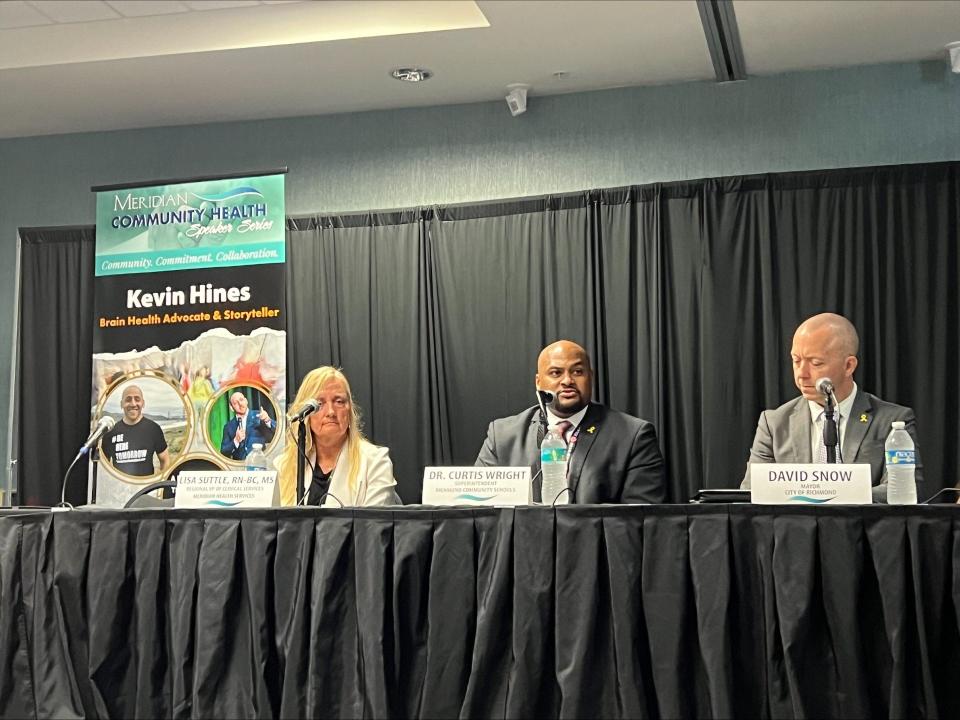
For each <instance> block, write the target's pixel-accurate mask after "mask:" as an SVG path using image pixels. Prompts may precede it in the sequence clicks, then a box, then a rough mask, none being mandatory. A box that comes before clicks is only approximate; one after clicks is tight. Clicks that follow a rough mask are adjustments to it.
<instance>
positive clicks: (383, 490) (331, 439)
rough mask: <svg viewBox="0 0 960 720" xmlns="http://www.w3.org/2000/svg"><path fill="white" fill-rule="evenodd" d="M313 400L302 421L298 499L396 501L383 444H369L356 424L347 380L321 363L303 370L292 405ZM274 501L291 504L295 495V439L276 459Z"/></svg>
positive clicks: (355, 503)
mask: <svg viewBox="0 0 960 720" xmlns="http://www.w3.org/2000/svg"><path fill="white" fill-rule="evenodd" d="M308 400H316V401H317V404H318V405H319V408H318V409H317V411H316V412H314V413H313V414H311V415H310V416H309V417H308V418H307V419H306V420H305V421H304V422H306V423H307V433H306V448H305V454H306V461H305V468H304V486H305V489H306V500H305V501H304V503H303V504H307V505H317V504H321V503H322V504H324V505H326V504H327V503H328V500H329V497H330V496H332V497H334V498H335V500H334V501H333V502H336V501H339V502H340V504H342V505H353V506H359V505H396V504H399V502H400V498H398V497H397V493H396V490H395V488H396V486H397V481H396V480H395V479H394V477H393V463H392V462H391V461H390V451H389V450H387V448H384V447H379V446H377V445H374V444H373V443H371V442H370V441H369V440H367V439H366V438H365V437H364V436H363V433H362V432H361V429H360V413H359V411H358V410H357V407H356V405H354V403H353V394H352V393H351V392H350V383H349V382H347V378H346V376H345V375H344V374H343V373H342V372H340V371H339V370H338V369H337V368H334V367H330V366H329V365H324V366H323V367H318V368H316V369H314V370H311V371H310V372H308V373H307V375H306V377H305V378H304V379H303V382H302V383H300V389H299V390H297V397H296V399H295V400H294V402H293V406H292V407H294V408H300V407H303V405H304V403H306V402H307V401H308ZM276 466H277V480H278V482H279V483H280V501H281V503H282V504H283V505H295V504H296V501H297V499H296V495H297V443H296V442H294V441H292V439H291V440H288V442H287V445H286V447H285V448H284V450H283V453H281V455H280V457H279V458H277V462H276Z"/></svg>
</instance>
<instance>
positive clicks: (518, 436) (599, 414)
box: [475, 340, 665, 504]
mask: <svg viewBox="0 0 960 720" xmlns="http://www.w3.org/2000/svg"><path fill="white" fill-rule="evenodd" d="M534 382H535V383H536V387H538V388H541V389H543V390H549V391H550V392H553V393H554V394H555V396H556V400H555V401H554V403H553V405H552V407H547V409H546V415H547V417H546V418H545V419H546V424H547V425H548V426H549V427H550V428H555V429H557V430H558V431H559V432H560V433H561V434H562V437H563V439H564V441H565V442H566V443H567V447H568V451H567V452H568V471H567V485H568V487H569V489H570V493H569V494H570V502H571V503H580V504H584V503H661V502H663V499H664V495H665V484H664V481H665V475H664V463H663V457H662V455H661V454H660V446H659V444H658V443H657V432H656V430H655V429H654V427H653V424H652V423H650V422H647V421H646V420H641V419H640V418H636V417H633V416H632V415H627V414H625V413H621V412H617V411H616V410H613V409H612V408H608V407H606V406H605V405H600V404H598V403H593V402H590V398H591V396H592V392H593V370H592V368H591V364H590V356H589V355H588V354H587V351H586V350H584V349H583V348H582V347H580V346H579V345H577V344H576V343H574V342H571V341H569V340H559V341H557V342H555V343H553V344H551V345H548V346H547V347H545V348H544V349H543V350H542V351H541V352H540V356H539V358H538V359H537V373H536V375H535V376H534ZM544 431H545V428H544V427H543V419H542V418H541V412H540V408H539V406H536V405H534V406H533V407H531V408H528V409H526V410H524V411H523V412H521V413H520V414H518V415H513V416H511V417H506V418H500V419H497V420H494V421H493V422H491V423H490V426H489V428H488V429H487V438H486V440H485V441H484V443H483V447H481V448H480V454H479V455H478V456H477V460H476V463H475V464H476V465H498V466H501V467H512V466H530V470H531V473H532V474H533V476H534V478H535V479H534V483H533V499H534V501H538V502H539V501H540V496H541V492H540V491H541V482H540V477H539V472H540V460H539V458H540V442H541V441H542V439H543V434H544Z"/></svg>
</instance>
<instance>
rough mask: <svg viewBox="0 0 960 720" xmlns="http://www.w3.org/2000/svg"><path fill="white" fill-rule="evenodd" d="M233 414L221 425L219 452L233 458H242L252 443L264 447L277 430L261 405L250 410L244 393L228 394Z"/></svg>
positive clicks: (245, 455) (275, 423)
mask: <svg viewBox="0 0 960 720" xmlns="http://www.w3.org/2000/svg"><path fill="white" fill-rule="evenodd" d="M230 407H231V409H232V410H233V412H234V416H233V417H232V418H230V419H229V420H228V421H227V422H226V424H224V426H223V438H222V439H221V441H220V452H221V453H222V454H223V455H226V456H227V457H228V458H231V459H233V460H244V459H245V458H246V457H247V455H248V454H249V453H250V451H251V450H252V449H253V446H254V445H258V444H259V445H263V446H264V447H266V446H267V445H268V444H269V443H270V441H271V440H273V436H274V434H275V433H276V432H277V422H276V420H274V419H273V418H271V417H270V415H269V413H267V411H266V410H264V409H263V408H262V407H260V408H258V409H257V410H251V409H250V406H249V402H248V401H247V397H246V395H244V394H243V393H242V392H241V391H239V390H237V391H235V392H233V393H232V394H231V395H230Z"/></svg>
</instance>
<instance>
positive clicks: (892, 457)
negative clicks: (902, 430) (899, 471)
mask: <svg viewBox="0 0 960 720" xmlns="http://www.w3.org/2000/svg"><path fill="white" fill-rule="evenodd" d="M916 464H917V461H916V459H915V457H914V451H913V450H887V465H916Z"/></svg>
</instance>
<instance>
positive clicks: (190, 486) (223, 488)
mask: <svg viewBox="0 0 960 720" xmlns="http://www.w3.org/2000/svg"><path fill="white" fill-rule="evenodd" d="M278 500H279V488H278V487H277V471H276V470H258V471H246V470H238V471H236V472H223V471H219V470H184V471H183V472H181V473H180V474H179V476H178V477H177V492H176V494H175V495H174V501H173V506H174V507H178V508H236V507H244V508H266V507H274V506H276V505H279V504H280V503H279V502H278Z"/></svg>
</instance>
